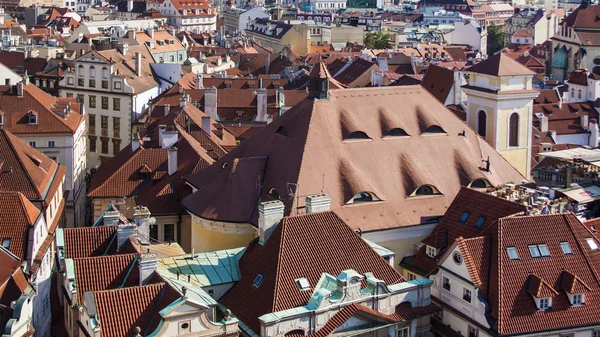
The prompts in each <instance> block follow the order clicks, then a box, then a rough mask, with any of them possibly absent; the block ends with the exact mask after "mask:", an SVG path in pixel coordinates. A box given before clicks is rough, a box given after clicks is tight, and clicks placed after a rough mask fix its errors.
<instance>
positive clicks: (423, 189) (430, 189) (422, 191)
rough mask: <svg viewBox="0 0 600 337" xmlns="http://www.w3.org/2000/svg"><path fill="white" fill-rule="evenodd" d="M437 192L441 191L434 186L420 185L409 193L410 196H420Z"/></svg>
mask: <svg viewBox="0 0 600 337" xmlns="http://www.w3.org/2000/svg"><path fill="white" fill-rule="evenodd" d="M437 194H442V193H441V192H440V191H439V190H438V189H437V188H436V187H435V186H433V185H421V186H419V187H418V188H417V189H416V190H415V191H414V192H413V193H412V194H411V197H420V196H427V195H437Z"/></svg>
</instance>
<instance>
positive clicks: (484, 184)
mask: <svg viewBox="0 0 600 337" xmlns="http://www.w3.org/2000/svg"><path fill="white" fill-rule="evenodd" d="M490 186H491V184H490V183H489V182H488V181H487V180H485V179H475V180H473V182H472V183H471V184H469V187H471V188H488V187H490Z"/></svg>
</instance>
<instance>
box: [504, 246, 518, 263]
mask: <svg viewBox="0 0 600 337" xmlns="http://www.w3.org/2000/svg"><path fill="white" fill-rule="evenodd" d="M506 252H507V253H508V257H509V258H510V259H511V260H518V259H519V254H517V249H516V248H515V247H506Z"/></svg>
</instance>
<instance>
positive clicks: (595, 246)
mask: <svg viewBox="0 0 600 337" xmlns="http://www.w3.org/2000/svg"><path fill="white" fill-rule="evenodd" d="M585 241H587V243H588V245H589V246H590V249H591V250H598V244H596V241H594V239H593V238H587V239H585Z"/></svg>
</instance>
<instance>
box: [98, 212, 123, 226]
mask: <svg viewBox="0 0 600 337" xmlns="http://www.w3.org/2000/svg"><path fill="white" fill-rule="evenodd" d="M120 217H121V214H120V213H119V212H117V211H106V212H104V214H103V217H102V221H103V223H104V226H116V225H118V224H119V218H120Z"/></svg>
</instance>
